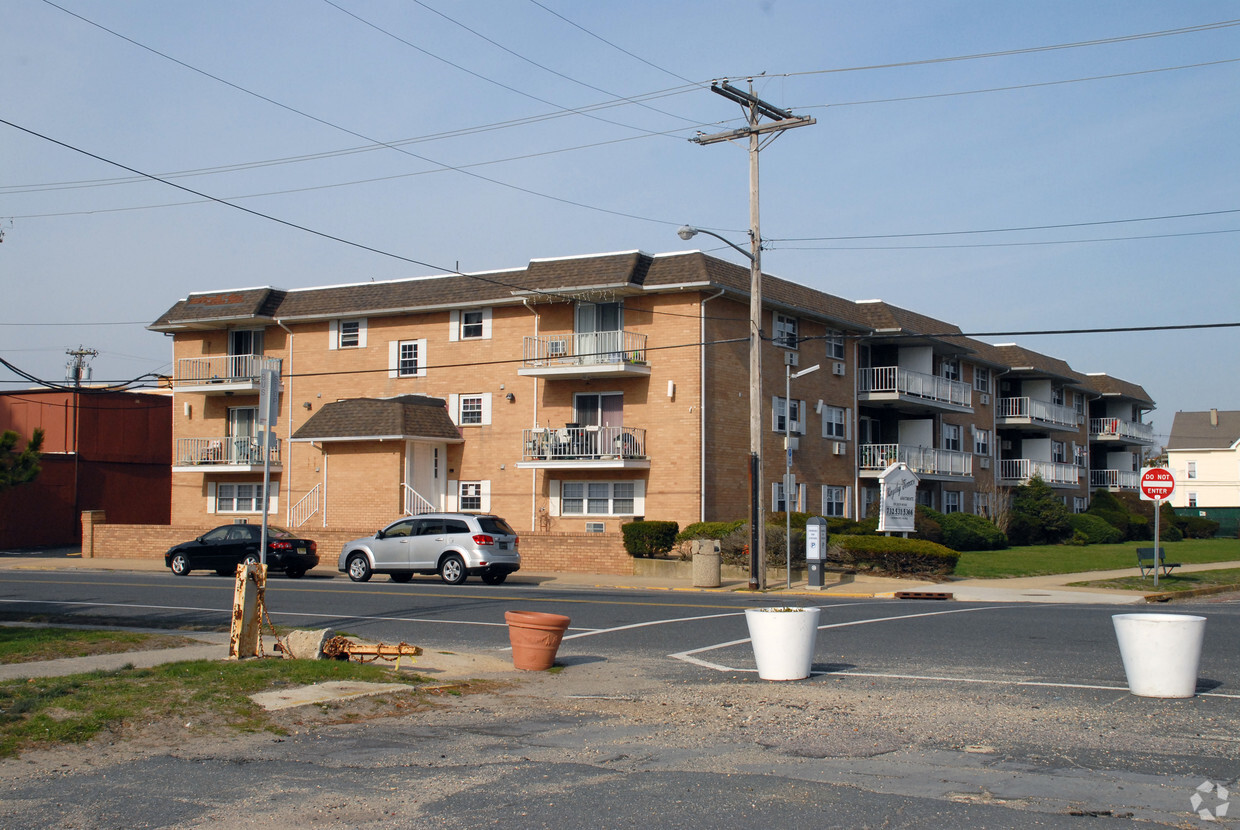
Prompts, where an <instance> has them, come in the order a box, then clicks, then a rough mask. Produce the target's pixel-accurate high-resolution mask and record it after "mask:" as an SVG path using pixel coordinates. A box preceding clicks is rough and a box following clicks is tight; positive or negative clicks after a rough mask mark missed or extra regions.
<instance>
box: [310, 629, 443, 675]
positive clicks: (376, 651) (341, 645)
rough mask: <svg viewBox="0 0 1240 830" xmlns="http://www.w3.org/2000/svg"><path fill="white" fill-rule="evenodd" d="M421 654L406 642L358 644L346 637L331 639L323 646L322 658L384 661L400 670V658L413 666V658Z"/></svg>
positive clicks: (419, 650)
mask: <svg viewBox="0 0 1240 830" xmlns="http://www.w3.org/2000/svg"><path fill="white" fill-rule="evenodd" d="M421 653H422V647H421V646H411V645H409V644H408V643H406V642H400V643H397V644H396V645H387V644H386V643H358V642H355V641H354V640H350V639H349V638H348V637H341V636H336V637H332V638H331V639H330V640H328V641H327V642H326V643H324V644H323V656H324V657H326V658H328V659H332V660H357V661H358V662H359V663H373V662H375V661H377V660H385V661H387V662H389V663H395V664H396V665H394V666H393V667H392V668H393V669H400V658H402V657H408V658H409V664H410V665H413V663H414V659H413V658H415V657H417V656H418V655H420V654H421Z"/></svg>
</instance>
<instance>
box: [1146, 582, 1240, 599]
mask: <svg viewBox="0 0 1240 830" xmlns="http://www.w3.org/2000/svg"><path fill="white" fill-rule="evenodd" d="M1234 591H1240V585H1211V586H1210V587H1209V588H1193V589H1191V590H1188V591H1164V592H1162V593H1158V594H1146V595H1145V601H1146V602H1170V601H1171V600H1173V599H1192V598H1193V597H1208V596H1211V595H1213V594H1230V593H1232V592H1234Z"/></svg>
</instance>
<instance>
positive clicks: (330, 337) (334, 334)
mask: <svg viewBox="0 0 1240 830" xmlns="http://www.w3.org/2000/svg"><path fill="white" fill-rule="evenodd" d="M339 345H340V321H339V320H328V321H327V350H328V351H335V349H336V347H337V346H339Z"/></svg>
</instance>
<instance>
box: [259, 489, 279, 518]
mask: <svg viewBox="0 0 1240 830" xmlns="http://www.w3.org/2000/svg"><path fill="white" fill-rule="evenodd" d="M260 489H261V486H260ZM267 512H268V513H279V512H280V488H279V486H276V487H272V488H271V491H270V492H268V493H267Z"/></svg>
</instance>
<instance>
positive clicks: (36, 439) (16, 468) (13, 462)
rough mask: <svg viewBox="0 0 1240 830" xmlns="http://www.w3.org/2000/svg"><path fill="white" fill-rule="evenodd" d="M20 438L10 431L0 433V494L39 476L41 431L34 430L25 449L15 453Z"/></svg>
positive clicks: (41, 443) (41, 444)
mask: <svg viewBox="0 0 1240 830" xmlns="http://www.w3.org/2000/svg"><path fill="white" fill-rule="evenodd" d="M20 438H21V436H20V435H18V434H17V433H16V432H15V431H13V430H11V429H6V430H5V431H4V432H3V433H0V493H3V492H4V491H5V490H7V489H9V488H10V487H16V486H17V485H18V484H26V483H28V482H31V481H34V479H35V477H36V476H37V475H38V474H39V450H40V449H41V448H42V447H43V430H41V429H35V431H34V433H33V434H31V436H30V440H29V441H27V442H26V448H25V449H23V450H22V451H21V452H17V451H16V450H15V449H14V448H15V447H16V446H17V442H18V439H20Z"/></svg>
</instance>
